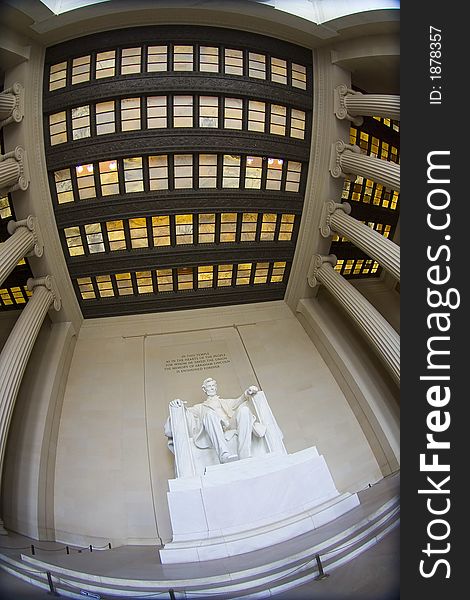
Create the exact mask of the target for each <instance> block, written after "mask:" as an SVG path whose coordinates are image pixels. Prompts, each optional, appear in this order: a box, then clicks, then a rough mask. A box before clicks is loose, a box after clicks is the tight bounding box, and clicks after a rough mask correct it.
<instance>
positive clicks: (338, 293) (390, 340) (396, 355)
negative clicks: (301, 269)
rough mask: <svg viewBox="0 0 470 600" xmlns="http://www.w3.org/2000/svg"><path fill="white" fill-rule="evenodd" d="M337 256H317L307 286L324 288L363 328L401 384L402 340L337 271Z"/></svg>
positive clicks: (313, 261)
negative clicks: (335, 267)
mask: <svg viewBox="0 0 470 600" xmlns="http://www.w3.org/2000/svg"><path fill="white" fill-rule="evenodd" d="M336 262H337V260H336V256H334V255H333V254H330V255H329V256H322V255H320V254H315V255H314V256H313V258H312V261H311V263H310V268H309V272H308V283H309V285H310V286H311V287H316V286H317V285H319V284H323V285H324V286H325V287H326V288H327V289H328V291H329V292H330V293H331V294H332V295H333V296H334V297H335V298H336V300H338V302H339V304H340V305H341V306H342V307H343V308H344V310H345V311H346V312H347V313H348V314H349V315H350V316H351V317H352V319H353V320H354V321H355V323H356V324H357V325H358V326H359V327H360V329H361V330H362V332H363V333H364V334H365V336H366V337H367V339H368V340H369V341H370V342H371V344H372V347H373V348H374V349H375V351H376V352H377V354H378V355H379V357H380V358H381V359H382V361H383V362H384V364H385V366H386V367H387V368H388V370H389V371H390V373H391V374H392V376H393V377H394V379H395V380H396V381H397V382H399V380H400V336H399V335H398V333H397V332H396V331H395V330H394V329H393V327H392V326H391V325H390V323H388V321H386V320H385V319H384V318H383V317H382V315H381V314H380V313H379V312H378V311H377V310H376V309H375V308H374V307H373V306H372V304H371V303H370V302H368V300H366V299H365V298H364V296H363V295H362V294H361V293H360V292H359V291H358V290H357V289H356V288H355V287H354V286H353V285H351V283H349V281H347V279H345V278H344V277H343V276H342V275H341V274H340V273H338V272H337V271H335V270H334V268H333V267H334V266H335V265H336Z"/></svg>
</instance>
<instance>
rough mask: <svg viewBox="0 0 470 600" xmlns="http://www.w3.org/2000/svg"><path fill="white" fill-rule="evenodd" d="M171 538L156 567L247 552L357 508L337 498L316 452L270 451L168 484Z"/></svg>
mask: <svg viewBox="0 0 470 600" xmlns="http://www.w3.org/2000/svg"><path fill="white" fill-rule="evenodd" d="M168 483H169V488H170V491H169V493H168V504H169V508H170V518H171V524H172V528H173V540H172V541H171V542H170V543H168V544H165V547H164V548H163V549H162V550H160V557H161V561H162V563H181V562H198V561H205V560H212V559H215V558H224V557H228V556H233V555H236V554H243V553H244V552H251V551H253V550H258V549H259V548H265V547H267V546H271V545H273V544H277V543H279V542H283V541H285V540H288V539H290V538H292V537H295V536H296V535H300V534H302V533H306V532H307V531H311V530H312V529H316V528H317V527H320V526H321V525H324V524H325V523H328V522H329V521H332V520H333V519H336V518H337V517H339V516H340V515H342V514H344V513H345V512H347V511H349V510H351V509H352V508H354V507H355V506H358V505H359V499H358V497H357V494H349V493H346V494H341V495H340V494H339V492H338V491H337V489H336V488H335V485H334V482H333V479H332V477H331V474H330V471H329V469H328V467H327V465H326V462H325V460H324V458H323V456H320V455H319V454H318V452H317V449H316V448H315V447H312V448H307V449H306V450H302V451H300V452H296V453H294V454H282V453H272V454H267V455H265V456H262V457H257V458H248V459H245V460H240V461H237V462H233V463H227V464H224V465H214V466H210V467H207V468H206V472H205V474H204V475H201V476H196V477H180V478H178V479H171V480H169V482H168Z"/></svg>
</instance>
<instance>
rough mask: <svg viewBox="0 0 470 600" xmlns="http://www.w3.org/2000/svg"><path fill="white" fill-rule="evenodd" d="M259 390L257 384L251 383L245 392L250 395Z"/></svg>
mask: <svg viewBox="0 0 470 600" xmlns="http://www.w3.org/2000/svg"><path fill="white" fill-rule="evenodd" d="M258 392H259V389H258V388H257V387H256V385H250V387H249V388H248V389H247V390H246V392H245V393H246V394H248V395H249V396H254V395H255V394H257V393H258Z"/></svg>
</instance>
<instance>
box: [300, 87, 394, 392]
mask: <svg viewBox="0 0 470 600" xmlns="http://www.w3.org/2000/svg"><path fill="white" fill-rule="evenodd" d="M334 94H335V98H334V100H335V102H334V107H335V115H336V117H337V118H338V119H345V118H347V119H349V120H351V121H353V122H354V123H355V124H356V125H359V124H360V123H361V122H362V116H377V117H386V118H392V119H395V120H399V119H400V97H399V96H382V95H378V94H362V93H358V92H354V91H352V90H350V89H348V88H347V86H345V85H340V86H338V87H337V88H336V89H335V90H334ZM330 174H331V176H332V177H335V178H337V177H351V178H355V177H356V176H358V175H361V176H363V177H365V178H368V179H371V180H373V181H375V182H376V183H381V184H382V185H384V186H386V187H388V188H391V189H392V190H396V191H399V190H400V167H399V165H396V164H394V163H392V162H389V161H386V160H383V159H380V158H374V157H372V156H367V155H364V154H362V153H361V150H360V148H359V147H358V146H351V145H349V144H347V143H346V142H344V141H343V140H338V141H337V142H335V143H334V144H333V145H332V148H331V156H330ZM350 212H351V206H350V205H349V204H348V203H339V202H336V201H334V200H329V201H327V202H325V204H324V206H323V211H322V216H321V222H320V231H321V234H322V236H323V237H325V238H327V237H329V236H331V235H333V234H338V235H339V236H342V237H345V238H347V239H348V240H349V241H351V242H352V243H353V244H355V245H356V246H357V247H358V248H360V249H361V250H362V251H363V252H365V253H366V254H367V255H368V256H370V257H371V258H373V259H374V260H375V261H377V262H378V263H379V264H380V265H381V266H382V267H383V268H384V269H385V270H387V271H388V272H389V273H391V275H393V277H395V278H396V279H397V281H399V280H400V248H399V246H398V245H397V244H395V243H394V242H392V241H391V240H389V239H387V238H385V237H384V236H382V235H380V234H379V233H378V232H377V231H374V230H373V229H371V228H370V227H368V226H367V225H366V224H365V223H362V222H361V221H358V220H357V219H355V218H354V217H351V216H350ZM336 262H337V259H336V256H334V255H332V254H331V255H329V256H323V255H320V254H315V255H314V256H313V257H312V260H311V262H310V267H309V272H308V283H309V285H310V286H311V287H313V288H314V287H316V286H318V285H324V286H325V287H326V288H327V289H328V291H329V292H330V293H331V294H332V295H333V296H334V298H335V299H336V300H337V301H338V303H339V304H340V306H341V307H342V308H343V309H344V310H345V311H346V313H347V314H348V315H349V316H350V317H351V318H352V319H353V320H354V322H355V323H356V325H357V326H358V327H359V328H360V330H361V331H362V333H363V334H364V335H365V337H366V338H367V339H368V341H369V342H370V344H371V346H372V347H373V348H374V350H375V351H376V353H377V355H378V356H379V357H380V358H381V359H382V361H383V363H384V364H385V366H386V367H387V369H388V371H389V372H390V373H391V375H392V377H393V378H394V380H395V381H396V382H397V383H399V380H400V361H399V356H400V337H399V335H398V333H397V332H396V331H395V329H394V328H393V327H392V326H391V325H390V324H389V323H388V321H386V319H384V317H383V316H382V315H381V314H380V313H379V312H378V311H377V310H376V309H375V308H374V307H373V306H372V304H371V303H370V302H369V301H367V300H366V299H365V298H364V297H363V296H362V294H361V293H360V292H359V291H358V290H357V289H356V288H355V287H354V286H353V285H352V284H351V283H350V282H349V281H348V280H347V279H346V278H345V277H343V276H342V275H341V274H340V273H338V272H337V271H335V269H334V267H335V265H336Z"/></svg>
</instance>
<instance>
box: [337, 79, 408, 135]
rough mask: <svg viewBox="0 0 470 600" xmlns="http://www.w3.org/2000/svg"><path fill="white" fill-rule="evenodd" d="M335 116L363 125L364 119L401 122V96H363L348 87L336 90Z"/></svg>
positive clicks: (342, 86) (344, 86)
mask: <svg viewBox="0 0 470 600" xmlns="http://www.w3.org/2000/svg"><path fill="white" fill-rule="evenodd" d="M334 106H335V115H336V116H337V117H338V119H349V120H350V121H352V122H353V123H354V124H355V125H357V126H360V125H362V123H363V121H364V119H363V118H362V117H363V116H364V117H385V118H388V119H394V120H395V121H399V120H400V96H391V95H386V94H362V93H361V92H356V91H354V90H351V89H349V88H348V87H347V86H346V85H339V86H338V87H337V88H335V98H334Z"/></svg>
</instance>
